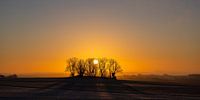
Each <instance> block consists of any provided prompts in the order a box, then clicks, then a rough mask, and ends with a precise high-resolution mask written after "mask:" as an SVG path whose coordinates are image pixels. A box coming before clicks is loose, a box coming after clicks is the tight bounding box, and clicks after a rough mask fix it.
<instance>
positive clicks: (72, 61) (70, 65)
mask: <svg viewBox="0 0 200 100" xmlns="http://www.w3.org/2000/svg"><path fill="white" fill-rule="evenodd" d="M77 62H78V58H76V57H73V58H69V59H68V60H67V67H66V70H67V71H70V75H71V76H72V77H74V75H75V72H76V67H77Z"/></svg>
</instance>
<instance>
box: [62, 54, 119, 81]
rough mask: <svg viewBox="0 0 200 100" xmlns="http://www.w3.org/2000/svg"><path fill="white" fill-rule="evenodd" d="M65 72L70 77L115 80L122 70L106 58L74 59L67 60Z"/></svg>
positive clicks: (114, 62)
mask: <svg viewBox="0 0 200 100" xmlns="http://www.w3.org/2000/svg"><path fill="white" fill-rule="evenodd" d="M66 71H69V72H70V76H71V77H74V76H78V77H83V76H90V77H102V78H113V79H116V73H118V72H122V68H121V66H120V65H119V63H118V62H117V61H116V60H115V59H108V58H87V59H86V60H84V59H79V58H76V57H73V58H69V59H67V66H66Z"/></svg>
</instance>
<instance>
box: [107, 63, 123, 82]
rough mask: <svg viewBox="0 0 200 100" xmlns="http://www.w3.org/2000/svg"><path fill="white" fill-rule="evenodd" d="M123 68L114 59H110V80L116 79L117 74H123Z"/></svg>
mask: <svg viewBox="0 0 200 100" xmlns="http://www.w3.org/2000/svg"><path fill="white" fill-rule="evenodd" d="M121 71H122V69H121V66H120V65H119V63H118V62H117V61H116V60H114V59H109V74H110V78H116V73H117V72H121Z"/></svg>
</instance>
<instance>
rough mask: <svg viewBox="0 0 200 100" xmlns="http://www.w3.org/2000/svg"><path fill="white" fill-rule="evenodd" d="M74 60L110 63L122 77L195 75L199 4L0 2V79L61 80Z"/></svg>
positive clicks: (186, 0) (152, 0) (199, 52)
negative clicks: (45, 76) (51, 76)
mask: <svg viewBox="0 0 200 100" xmlns="http://www.w3.org/2000/svg"><path fill="white" fill-rule="evenodd" d="M74 56H75V57H79V58H87V57H112V58H115V59H117V60H118V61H119V62H120V64H121V65H122V67H123V69H124V72H133V73H154V74H162V73H168V74H190V73H200V1H199V0H71V1H70V0H16V1H15V0H1V1H0V73H17V74H18V73H50V72H51V73H54V72H55V73H63V72H64V70H65V65H66V59H67V58H69V57H74Z"/></svg>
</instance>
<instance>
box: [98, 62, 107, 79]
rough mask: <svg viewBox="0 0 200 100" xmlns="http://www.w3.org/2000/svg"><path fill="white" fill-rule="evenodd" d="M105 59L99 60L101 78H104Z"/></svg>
mask: <svg viewBox="0 0 200 100" xmlns="http://www.w3.org/2000/svg"><path fill="white" fill-rule="evenodd" d="M107 61H108V59H107V58H99V72H100V76H101V77H106V70H107V69H106V64H107Z"/></svg>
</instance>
